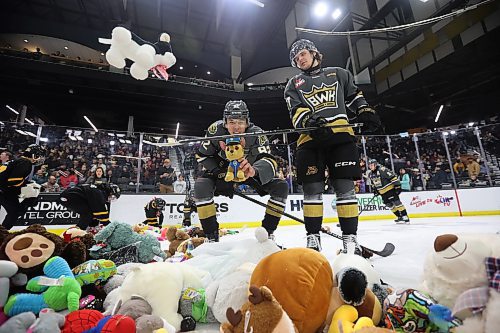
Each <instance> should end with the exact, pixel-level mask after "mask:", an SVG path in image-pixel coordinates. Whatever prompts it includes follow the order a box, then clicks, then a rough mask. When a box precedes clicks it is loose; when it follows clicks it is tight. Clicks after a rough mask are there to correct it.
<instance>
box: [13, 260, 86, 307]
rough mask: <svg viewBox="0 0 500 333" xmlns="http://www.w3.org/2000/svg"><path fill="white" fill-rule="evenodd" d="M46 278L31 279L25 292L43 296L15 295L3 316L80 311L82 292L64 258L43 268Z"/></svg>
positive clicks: (50, 262) (48, 262) (53, 261)
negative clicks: (51, 311)
mask: <svg viewBox="0 0 500 333" xmlns="http://www.w3.org/2000/svg"><path fill="white" fill-rule="evenodd" d="M43 272H44V273H45V276H37V277H35V278H33V279H31V280H30V281H29V282H28V284H27V286H26V289H27V290H29V291H31V292H42V294H15V295H12V296H10V297H9V299H8V300H7V304H5V307H4V312H5V314H6V315H7V316H9V317H12V316H15V315H17V314H20V313H23V312H33V313H34V314H38V313H39V312H40V311H41V310H42V309H44V308H50V309H53V310H55V311H61V310H64V309H69V310H70V311H76V310H78V308H79V301H80V296H81V295H82V289H81V287H80V284H79V283H78V281H76V279H75V277H74V275H73V273H72V272H71V269H70V268H69V265H68V263H67V262H66V260H64V259H63V258H61V257H52V258H50V259H49V260H47V262H46V263H45V265H44V266H43Z"/></svg>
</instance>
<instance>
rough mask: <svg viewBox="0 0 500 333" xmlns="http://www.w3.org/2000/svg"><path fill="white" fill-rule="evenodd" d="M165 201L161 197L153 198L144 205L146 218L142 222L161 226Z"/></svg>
mask: <svg viewBox="0 0 500 333" xmlns="http://www.w3.org/2000/svg"><path fill="white" fill-rule="evenodd" d="M165 205H166V202H165V200H163V199H162V198H153V199H151V201H150V202H148V203H147V205H146V206H144V212H145V213H146V220H145V221H144V222H143V223H144V224H146V225H150V226H153V227H158V228H161V225H162V224H163V211H164V210H165Z"/></svg>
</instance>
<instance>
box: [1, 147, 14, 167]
mask: <svg viewBox="0 0 500 333" xmlns="http://www.w3.org/2000/svg"><path fill="white" fill-rule="evenodd" d="M11 160H12V153H11V152H10V151H8V150H4V151H3V152H2V153H0V162H1V163H2V165H6V164H7V163H9V161H11Z"/></svg>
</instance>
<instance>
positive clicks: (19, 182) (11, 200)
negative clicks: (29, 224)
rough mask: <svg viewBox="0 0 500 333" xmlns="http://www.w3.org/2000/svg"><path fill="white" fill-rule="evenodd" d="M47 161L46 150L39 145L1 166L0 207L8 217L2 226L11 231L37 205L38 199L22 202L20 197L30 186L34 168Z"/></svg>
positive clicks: (34, 145) (29, 147)
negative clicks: (20, 218)
mask: <svg viewBox="0 0 500 333" xmlns="http://www.w3.org/2000/svg"><path fill="white" fill-rule="evenodd" d="M44 160H45V149H43V148H42V147H41V146H39V145H37V144H32V145H29V146H28V148H26V149H25V150H24V152H23V156H21V157H20V158H18V159H17V160H14V161H10V162H9V163H7V164H6V165H1V166H0V206H2V207H3V208H4V209H5V211H6V212H7V215H6V216H5V218H4V220H3V222H2V225H3V226H4V227H5V228H6V229H11V228H12V227H13V226H14V223H15V222H16V221H17V219H18V218H19V216H21V215H23V214H24V213H25V212H26V210H27V209H28V208H29V207H31V206H34V205H35V204H36V201H37V200H36V197H31V198H26V199H24V200H22V201H21V202H20V200H19V199H20V195H21V193H22V191H23V190H24V189H26V187H27V186H28V185H29V186H31V184H29V182H28V178H29V176H30V174H31V169H32V168H33V166H34V165H35V166H39V165H42V164H43V161H44Z"/></svg>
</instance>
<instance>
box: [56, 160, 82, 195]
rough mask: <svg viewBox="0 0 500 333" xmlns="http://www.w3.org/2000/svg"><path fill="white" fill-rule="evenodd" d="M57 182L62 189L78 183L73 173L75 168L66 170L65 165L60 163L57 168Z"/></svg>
mask: <svg viewBox="0 0 500 333" xmlns="http://www.w3.org/2000/svg"><path fill="white" fill-rule="evenodd" d="M59 184H60V185H61V187H62V188H63V189H67V188H70V187H73V186H75V185H78V177H77V176H76V174H75V170H73V169H70V170H66V165H62V166H61V169H60V170H59Z"/></svg>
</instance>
